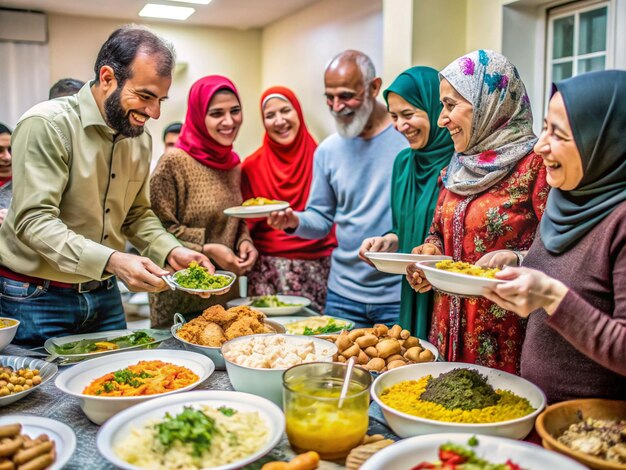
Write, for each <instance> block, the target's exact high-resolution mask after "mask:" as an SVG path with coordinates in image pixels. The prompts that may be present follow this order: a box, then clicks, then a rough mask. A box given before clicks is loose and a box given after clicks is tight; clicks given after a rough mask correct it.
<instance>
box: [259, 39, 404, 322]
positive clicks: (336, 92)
mask: <svg viewBox="0 0 626 470" xmlns="http://www.w3.org/2000/svg"><path fill="white" fill-rule="evenodd" d="M324 84H325V95H326V103H327V105H328V108H329V110H330V113H331V115H332V116H333V118H334V119H335V125H336V128H337V133H335V134H332V135H331V136H329V137H328V138H326V139H325V140H324V141H323V142H322V143H321V144H320V145H319V147H318V148H317V150H316V151H315V158H314V166H313V182H312V184H311V192H310V195H309V200H308V202H307V206H306V209H305V210H304V211H303V212H294V211H292V210H291V209H287V210H285V211H280V212H273V213H272V214H271V215H270V216H269V217H268V219H267V223H268V224H269V225H270V226H272V227H274V228H276V229H278V230H285V231H287V232H288V233H291V234H293V235H296V236H299V237H302V238H309V239H315V238H322V237H324V236H326V234H328V232H329V231H330V230H331V229H332V227H333V225H335V226H336V235H337V241H338V247H337V248H336V249H335V250H334V251H333V254H332V261H331V268H330V275H329V278H328V296H327V300H326V306H325V308H324V311H325V313H326V314H328V315H334V316H338V317H342V318H347V319H349V320H352V321H354V322H355V324H356V325H355V326H356V327H363V326H371V325H372V324H374V323H387V324H392V323H396V322H397V321H398V316H399V312H400V280H401V277H400V276H397V275H390V274H385V273H381V272H379V271H376V270H375V269H374V268H372V267H371V266H369V265H368V264H366V263H362V262H360V261H359V258H358V253H359V248H360V243H361V242H360V240H363V239H364V238H366V237H373V236H379V235H380V234H381V233H387V232H388V231H390V230H391V209H390V191H391V170H392V168H393V162H394V159H395V157H396V155H397V154H398V152H399V151H400V150H402V149H403V148H405V147H407V146H408V142H407V140H406V139H405V137H404V136H403V135H402V134H400V133H399V132H398V131H396V130H395V129H394V126H393V123H392V121H391V118H390V117H389V114H388V113H387V109H386V108H385V106H384V105H383V104H382V103H380V102H379V101H377V100H376V97H377V96H378V94H379V92H380V90H381V85H382V80H381V79H380V78H379V77H376V72H375V69H374V65H373V63H372V61H371V59H370V58H369V57H368V56H367V55H365V54H364V53H362V52H359V51H354V50H348V51H344V52H342V53H340V54H339V55H337V56H336V57H334V58H333V59H332V60H331V61H330V63H329V65H328V66H327V67H326V71H325V73H324Z"/></svg>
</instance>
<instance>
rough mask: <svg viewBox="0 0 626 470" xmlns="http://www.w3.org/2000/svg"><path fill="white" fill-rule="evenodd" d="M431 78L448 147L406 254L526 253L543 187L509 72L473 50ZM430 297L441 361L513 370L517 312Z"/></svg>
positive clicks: (418, 286) (526, 111)
mask: <svg viewBox="0 0 626 470" xmlns="http://www.w3.org/2000/svg"><path fill="white" fill-rule="evenodd" d="M440 79H441V81H440V88H439V90H440V99H441V101H442V103H443V111H442V112H441V115H440V117H439V121H438V124H439V126H441V127H446V128H447V129H448V131H449V132H450V135H451V136H452V140H453V142H454V150H455V153H454V155H453V157H452V160H451V161H450V165H449V166H448V167H447V168H446V169H445V170H444V171H443V172H442V183H443V186H444V187H443V188H442V190H441V192H440V194H439V200H438V202H437V208H436V210H435V215H434V219H433V223H432V226H431V229H430V233H429V236H428V237H427V238H426V240H425V243H424V244H423V245H420V246H418V247H416V248H415V249H414V250H413V252H414V253H423V254H442V253H443V254H446V255H450V256H452V257H453V258H454V260H455V261H465V262H469V263H475V262H476V261H477V260H478V259H480V258H481V257H482V256H483V255H484V254H486V253H489V252H493V251H496V250H501V249H508V250H515V251H519V250H527V249H528V248H529V247H530V245H531V243H532V241H533V238H534V235H535V231H536V229H537V225H538V223H539V220H540V219H541V216H542V214H543V211H544V209H545V203H546V199H547V196H548V186H547V183H546V173H545V168H544V166H543V164H542V160H541V157H540V156H539V155H537V154H535V153H534V152H533V146H534V144H535V142H536V141H537V138H536V137H535V135H534V134H533V132H532V113H531V110H530V103H529V99H528V95H527V94H526V89H525V87H524V84H523V83H522V80H521V79H520V76H519V74H518V72H517V69H516V68H515V66H514V65H513V64H511V63H510V62H509V61H508V59H507V58H506V57H504V56H502V55H501V54H498V53H497V52H493V51H485V50H479V51H474V52H472V53H470V54H467V55H465V56H463V57H461V58H460V59H457V60H455V61H454V62H453V63H451V64H450V65H449V66H448V67H446V68H445V69H444V70H443V71H442V72H441V73H440ZM407 279H408V280H409V282H410V283H411V285H412V287H413V288H414V289H415V290H416V291H418V292H426V291H428V290H430V288H431V286H430V284H428V282H427V281H426V280H425V278H424V276H423V274H422V273H421V271H417V270H415V269H414V268H413V267H410V268H409V270H408V272H407ZM434 302H435V305H434V310H433V318H432V326H431V330H430V335H429V339H430V341H432V342H433V343H435V344H436V345H437V347H438V349H439V352H440V354H441V355H442V356H443V357H444V358H445V359H446V360H448V361H461V362H470V363H476V364H481V365H485V366H488V367H495V368H498V369H501V370H505V371H508V372H513V373H517V372H518V371H519V359H520V351H521V346H522V342H523V339H524V327H525V324H524V322H523V321H522V320H521V319H520V318H519V317H518V316H517V315H515V314H514V313H512V312H508V311H506V310H504V309H502V308H500V307H498V306H497V305H496V304H494V303H492V302H490V301H488V300H486V299H482V298H460V297H458V296H454V295H448V294H444V293H440V292H437V293H436V294H435V301H434Z"/></svg>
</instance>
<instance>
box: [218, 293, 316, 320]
mask: <svg viewBox="0 0 626 470" xmlns="http://www.w3.org/2000/svg"><path fill="white" fill-rule="evenodd" d="M276 297H278V300H280V301H281V302H285V303H286V304H299V305H292V306H289V307H253V306H252V302H253V301H254V299H255V298H256V297H243V298H241V299H234V300H230V301H228V302H227V303H226V306H227V307H228V308H230V307H239V306H241V305H247V306H249V307H251V308H253V309H255V310H258V311H259V312H263V313H264V314H265V315H267V316H268V317H272V316H276V315H292V314H294V313H298V312H299V311H300V310H302V309H303V308H306V307H308V306H309V305H311V301H310V300H309V299H307V298H306V297H301V296H299V295H282V294H278V295H276Z"/></svg>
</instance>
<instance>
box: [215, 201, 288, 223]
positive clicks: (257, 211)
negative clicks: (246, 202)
mask: <svg viewBox="0 0 626 470" xmlns="http://www.w3.org/2000/svg"><path fill="white" fill-rule="evenodd" d="M288 207H289V203H288V202H284V201H281V202H280V203H278V204H265V205H263V206H235V207H229V208H228V209H224V214H225V215H228V216H230V217H237V218H240V219H261V218H264V217H267V216H268V215H270V213H272V212H275V211H284V210H285V209H287V208H288Z"/></svg>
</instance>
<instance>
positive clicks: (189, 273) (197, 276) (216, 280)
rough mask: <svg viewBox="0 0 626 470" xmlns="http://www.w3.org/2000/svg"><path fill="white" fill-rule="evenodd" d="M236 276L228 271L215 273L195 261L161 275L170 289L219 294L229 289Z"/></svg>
mask: <svg viewBox="0 0 626 470" xmlns="http://www.w3.org/2000/svg"><path fill="white" fill-rule="evenodd" d="M235 279H237V276H236V275H235V274H234V273H231V272H230V271H215V274H211V273H209V271H208V270H207V269H206V268H204V267H202V266H200V265H199V264H198V263H196V262H195V261H192V262H191V263H190V264H189V267H188V268H187V269H182V270H180V271H176V272H175V273H174V274H169V275H167V276H163V280H164V281H165V282H166V284H167V285H168V286H169V287H170V289H172V290H181V291H183V292H189V293H192V294H194V293H201V294H204V293H208V294H220V293H223V292H224V291H226V290H228V289H230V286H232V285H233V283H234V282H235Z"/></svg>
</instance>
